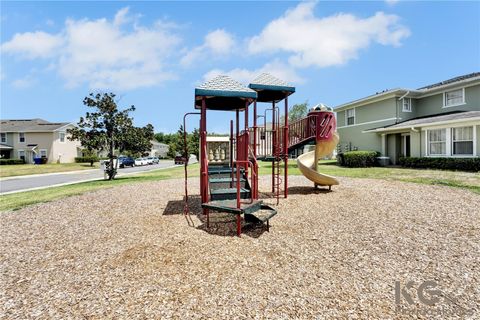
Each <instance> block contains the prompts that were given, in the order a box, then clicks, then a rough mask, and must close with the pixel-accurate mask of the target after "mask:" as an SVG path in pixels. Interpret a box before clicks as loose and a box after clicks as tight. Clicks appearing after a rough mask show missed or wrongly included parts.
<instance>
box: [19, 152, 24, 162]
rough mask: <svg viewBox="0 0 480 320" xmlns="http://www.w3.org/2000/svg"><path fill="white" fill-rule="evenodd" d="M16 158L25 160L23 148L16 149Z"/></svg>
mask: <svg viewBox="0 0 480 320" xmlns="http://www.w3.org/2000/svg"><path fill="white" fill-rule="evenodd" d="M18 159H21V160H23V161H25V150H18Z"/></svg>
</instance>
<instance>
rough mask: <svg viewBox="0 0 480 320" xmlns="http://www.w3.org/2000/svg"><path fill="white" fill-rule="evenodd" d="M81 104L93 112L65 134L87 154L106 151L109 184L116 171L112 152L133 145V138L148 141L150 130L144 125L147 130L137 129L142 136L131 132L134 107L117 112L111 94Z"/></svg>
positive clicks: (89, 99) (136, 131)
mask: <svg viewBox="0 0 480 320" xmlns="http://www.w3.org/2000/svg"><path fill="white" fill-rule="evenodd" d="M83 104H84V105H86V106H87V107H90V108H93V109H94V110H95V111H94V112H87V113H86V115H85V117H80V121H79V122H78V123H77V126H76V127H75V128H73V129H69V130H68V133H69V134H70V135H71V136H70V137H69V139H70V140H79V141H80V142H81V143H82V145H83V146H84V147H85V148H87V149H89V150H98V151H100V150H108V158H109V159H110V162H109V165H108V168H107V170H106V172H107V174H108V179H109V180H112V179H114V178H115V175H116V173H117V168H115V167H114V166H113V163H114V161H113V160H114V158H115V155H114V152H115V149H116V148H119V147H122V146H123V148H124V147H125V146H127V145H128V146H129V147H131V146H132V141H136V140H135V137H136V138H138V137H144V138H145V137H149V135H148V133H147V132H148V131H151V134H152V136H153V127H151V125H147V126H146V127H145V128H146V129H145V128H137V129H140V130H145V132H144V133H143V134H140V130H137V129H133V128H134V127H133V119H132V118H130V117H129V116H128V114H129V112H131V111H135V106H133V105H132V106H130V107H129V108H127V109H125V110H122V111H120V110H118V107H117V103H116V101H115V94H114V93H103V94H101V93H97V94H95V95H94V94H93V93H90V94H89V96H88V97H85V99H83ZM135 143H137V142H135ZM140 144H142V143H140Z"/></svg>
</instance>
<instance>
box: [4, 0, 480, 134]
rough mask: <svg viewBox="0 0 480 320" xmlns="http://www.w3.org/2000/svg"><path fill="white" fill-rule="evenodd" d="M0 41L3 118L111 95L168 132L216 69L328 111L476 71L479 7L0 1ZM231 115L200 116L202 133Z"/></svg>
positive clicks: (48, 113) (62, 109)
mask: <svg viewBox="0 0 480 320" xmlns="http://www.w3.org/2000/svg"><path fill="white" fill-rule="evenodd" d="M0 40H1V70H0V72H1V73H0V76H1V98H0V103H1V106H0V107H1V109H0V111H1V114H0V116H1V118H2V119H22V118H23V119H25V118H36V117H39V118H43V119H46V120H50V121H77V120H78V117H80V116H82V115H84V114H85V112H86V111H87V109H86V107H85V106H83V104H82V100H83V97H85V96H86V95H87V94H88V93H89V92H98V91H113V92H115V93H116V94H117V95H118V97H119V99H120V100H119V105H120V106H121V107H126V106H128V105H131V104H134V105H135V106H136V107H137V110H136V111H135V112H134V113H133V116H134V118H135V123H136V124H137V125H145V124H146V123H152V124H153V125H154V127H155V131H157V132H158V131H164V132H172V131H175V130H177V128H178V126H179V125H180V123H181V121H182V117H183V114H184V113H185V112H189V111H193V99H194V97H193V94H194V87H195V86H196V85H198V84H200V83H201V82H203V81H205V80H206V79H209V78H211V77H213V76H215V75H216V74H220V73H223V74H228V75H231V76H232V77H233V78H236V79H237V80H239V81H241V82H243V83H248V81H249V80H252V79H253V78H254V77H255V75H257V74H259V73H261V72H270V73H272V74H274V75H276V76H278V77H280V78H283V79H284V80H287V81H288V82H291V83H292V84H294V85H295V86H296V87H297V92H296V93H295V94H294V95H293V96H292V97H291V99H290V103H291V104H293V103H301V102H304V101H306V100H308V101H309V103H310V104H316V103H319V102H323V103H325V104H327V105H330V106H336V105H339V104H342V103H345V102H348V101H351V100H354V99H358V98H361V97H364V96H367V95H370V94H373V93H375V92H377V91H381V90H383V89H387V88H396V87H407V88H417V87H420V86H424V85H428V84H430V83H435V82H438V81H441V80H445V79H448V78H451V77H454V76H458V75H462V74H466V73H470V72H475V71H480V2H478V1H470V2H461V1H455V2H433V1H424V2H413V1H391V0H390V1H370V2H364V1H356V2H350V1H341V2H340V1H335V2H333V1H331V2H328V1H326V2H324V1H320V2H303V3H299V2H288V1H282V2H226V1H224V2H220V1H217V2H153V1H149V2H128V1H122V2H113V1H107V2H93V1H85V2H57V1H55V2H6V1H2V2H1V39H0ZM261 108H263V107H261ZM231 118H232V114H231V113H225V112H210V113H209V114H208V124H207V125H208V129H209V131H215V132H222V131H223V132H226V131H227V127H228V123H229V120H230V119H231ZM196 124H197V123H196V122H195V121H192V123H191V124H190V127H193V126H195V125H196Z"/></svg>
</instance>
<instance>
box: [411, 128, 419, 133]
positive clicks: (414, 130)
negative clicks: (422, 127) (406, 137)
mask: <svg viewBox="0 0 480 320" xmlns="http://www.w3.org/2000/svg"><path fill="white" fill-rule="evenodd" d="M410 130H412V131H413V132H418V129H415V127H411V128H410Z"/></svg>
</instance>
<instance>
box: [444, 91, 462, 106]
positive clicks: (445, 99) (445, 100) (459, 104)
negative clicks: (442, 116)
mask: <svg viewBox="0 0 480 320" xmlns="http://www.w3.org/2000/svg"><path fill="white" fill-rule="evenodd" d="M460 90H461V91H462V102H459V103H456V104H450V105H447V94H448V93H449V92H452V91H460ZM464 104H465V87H463V88H460V89H453V90H448V91H444V92H443V108H452V107H457V106H461V105H464Z"/></svg>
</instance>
